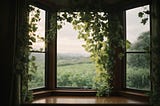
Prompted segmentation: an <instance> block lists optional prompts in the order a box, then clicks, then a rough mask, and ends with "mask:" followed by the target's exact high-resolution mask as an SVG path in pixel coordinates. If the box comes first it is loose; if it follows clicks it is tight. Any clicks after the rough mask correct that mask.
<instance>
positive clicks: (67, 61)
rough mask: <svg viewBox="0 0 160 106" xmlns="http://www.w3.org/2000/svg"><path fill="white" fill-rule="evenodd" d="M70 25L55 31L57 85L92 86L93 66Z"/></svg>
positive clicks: (76, 33)
mask: <svg viewBox="0 0 160 106" xmlns="http://www.w3.org/2000/svg"><path fill="white" fill-rule="evenodd" d="M77 37H78V32H76V31H75V30H74V29H73V28H72V25H71V24H69V23H67V22H66V23H65V25H64V26H63V28H62V29H61V30H58V33H57V87H73V88H92V85H93V78H94V76H95V66H94V63H93V62H91V60H90V55H89V53H87V52H86V51H85V50H84V48H83V47H82V44H84V42H83V41H82V40H80V39H78V38H77Z"/></svg>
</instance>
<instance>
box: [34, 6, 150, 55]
mask: <svg viewBox="0 0 160 106" xmlns="http://www.w3.org/2000/svg"><path fill="white" fill-rule="evenodd" d="M147 8H149V7H148V6H147ZM143 10H144V7H139V8H134V9H130V10H127V11H126V26H127V32H126V33H127V39H128V40H129V41H130V42H131V43H133V42H135V41H136V39H137V38H138V36H139V35H140V34H141V33H142V32H145V31H148V30H149V22H148V23H147V24H146V25H143V24H141V23H140V22H141V19H140V18H139V17H138V13H139V12H140V11H143ZM40 11H41V15H40V18H41V21H40V22H39V23H38V31H37V34H39V35H40V36H44V34H45V32H44V31H45V24H44V23H45V20H44V19H45V11H43V10H40ZM57 36H58V37H57V41H58V45H57V49H58V50H57V51H58V53H76V54H77V53H80V54H88V53H87V52H86V51H85V50H84V48H83V47H82V44H84V41H83V40H80V39H78V38H77V36H78V32H77V31H75V30H74V29H73V27H72V25H71V24H70V23H66V24H65V25H64V26H63V28H62V29H60V30H58V32H57ZM34 46H35V47H36V48H42V47H43V48H44V43H41V42H40V41H38V42H37V43H36V44H34Z"/></svg>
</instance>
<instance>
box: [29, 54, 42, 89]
mask: <svg viewBox="0 0 160 106" xmlns="http://www.w3.org/2000/svg"><path fill="white" fill-rule="evenodd" d="M32 56H34V57H35V59H36V60H35V65H36V66H37V70H36V71H32V67H31V64H32V63H30V71H29V74H31V75H32V76H31V81H29V82H28V86H29V89H33V88H40V87H44V86H45V53H33V52H32V53H31V57H32Z"/></svg>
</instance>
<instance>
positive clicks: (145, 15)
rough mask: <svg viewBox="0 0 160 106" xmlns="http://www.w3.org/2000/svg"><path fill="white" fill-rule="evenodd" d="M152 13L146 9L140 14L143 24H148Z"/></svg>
mask: <svg viewBox="0 0 160 106" xmlns="http://www.w3.org/2000/svg"><path fill="white" fill-rule="evenodd" d="M149 14H150V11H149V10H148V9H147V8H146V7H144V10H143V11H141V12H139V13H138V17H140V18H141V19H142V20H141V23H142V24H143V25H145V24H146V23H147V22H148V19H149Z"/></svg>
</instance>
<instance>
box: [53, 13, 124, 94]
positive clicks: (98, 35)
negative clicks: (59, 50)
mask: <svg viewBox="0 0 160 106" xmlns="http://www.w3.org/2000/svg"><path fill="white" fill-rule="evenodd" d="M53 17H54V16H53ZM64 21H67V22H70V23H72V24H73V27H74V29H76V30H78V31H79V35H78V38H79V39H83V40H84V41H85V42H86V44H84V45H83V47H84V48H85V50H86V51H88V52H90V54H91V56H90V57H91V59H92V61H94V62H95V66H96V78H95V80H96V83H95V88H96V89H97V91H98V93H97V96H103V95H105V94H109V93H110V90H111V89H112V87H111V80H112V73H113V72H112V69H113V67H114V63H115V62H114V55H115V54H114V49H113V48H116V47H117V46H118V47H121V46H122V42H121V41H122V40H120V38H121V37H120V36H117V35H118V34H119V30H121V26H120V25H119V23H114V22H113V25H115V26H116V25H118V26H119V27H115V28H116V29H112V30H111V29H110V30H109V26H108V13H106V12H95V11H94V12H87V11H86V12H59V13H58V14H57V23H58V25H57V28H58V29H60V28H61V27H62V26H63V25H62V24H63V22H64ZM114 21H115V20H114ZM116 21H118V18H117V20H116ZM119 28H120V29H119ZM113 30H114V31H113ZM117 30H118V31H117ZM109 32H110V37H109ZM111 42H112V43H111ZM114 43H115V44H114ZM111 46H112V47H111ZM113 46H114V47H113Z"/></svg>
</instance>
